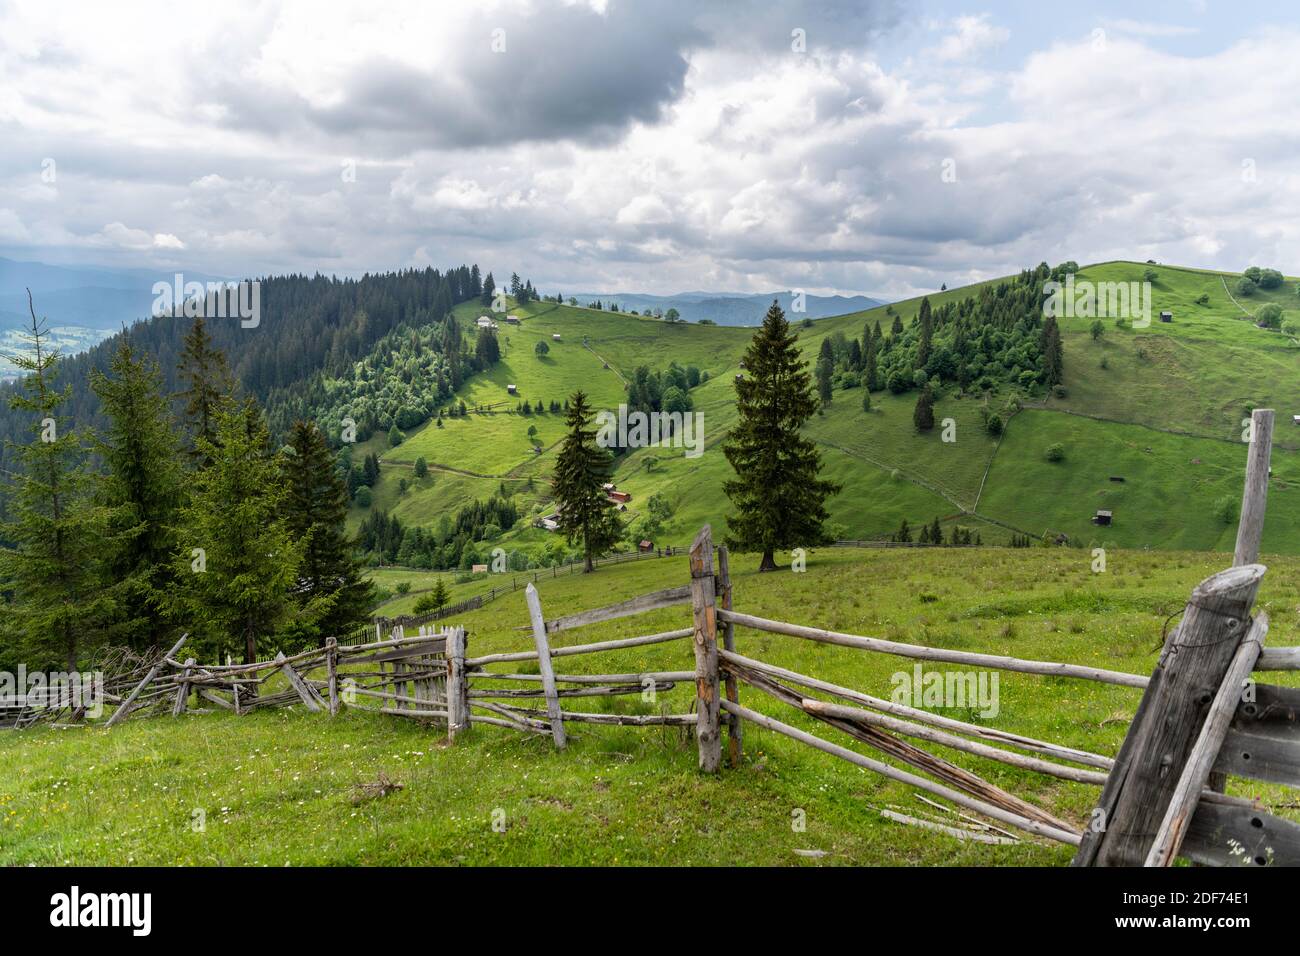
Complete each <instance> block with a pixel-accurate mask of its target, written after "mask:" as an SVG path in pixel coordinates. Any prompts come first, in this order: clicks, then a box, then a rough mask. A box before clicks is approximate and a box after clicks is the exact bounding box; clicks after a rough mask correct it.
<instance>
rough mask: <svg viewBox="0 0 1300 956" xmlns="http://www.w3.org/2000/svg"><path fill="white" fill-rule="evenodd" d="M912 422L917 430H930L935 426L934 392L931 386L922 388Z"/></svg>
mask: <svg viewBox="0 0 1300 956" xmlns="http://www.w3.org/2000/svg"><path fill="white" fill-rule="evenodd" d="M912 424H913V425H915V426H916V430H917V431H922V432H928V431H929V430H930V429H932V428H934V393H933V392H932V391H930V386H928V385H927V386H926V387H925V388H924V389H922V390H921V394H920V396H918V397H917V399H916V408H914V409H913V410H912Z"/></svg>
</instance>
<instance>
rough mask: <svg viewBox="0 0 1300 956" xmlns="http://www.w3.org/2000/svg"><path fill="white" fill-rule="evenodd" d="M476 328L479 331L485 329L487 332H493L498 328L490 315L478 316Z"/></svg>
mask: <svg viewBox="0 0 1300 956" xmlns="http://www.w3.org/2000/svg"><path fill="white" fill-rule="evenodd" d="M478 327H479V328H480V329H487V330H488V331H489V332H495V331H496V330H497V329H498V328H499V326H498V325H497V324H496V323H495V322H493V321H492V316H490V315H480V316H479V317H478Z"/></svg>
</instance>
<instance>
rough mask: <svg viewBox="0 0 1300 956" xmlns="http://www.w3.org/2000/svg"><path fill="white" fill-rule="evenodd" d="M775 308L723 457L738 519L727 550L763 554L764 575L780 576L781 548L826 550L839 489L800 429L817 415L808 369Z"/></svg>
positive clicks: (748, 357)
mask: <svg viewBox="0 0 1300 956" xmlns="http://www.w3.org/2000/svg"><path fill="white" fill-rule="evenodd" d="M798 341H799V336H798V335H797V334H795V333H794V332H792V331H791V330H790V324H789V323H788V322H786V319H785V313H784V312H782V311H781V308H780V306H779V305H777V303H776V302H773V303H772V307H771V308H770V309H768V310H767V315H766V316H764V318H763V325H762V326H761V327H760V328H759V330H758V332H757V333H756V334H755V335H754V338H753V340H752V341H751V342H750V345H749V348H748V349H747V350H746V351H745V368H746V374H745V377H744V378H742V379H737V380H736V395H737V399H736V408H737V411H738V412H739V414H740V419H739V421H738V422H737V423H736V425H735V426H734V427H733V428H732V430H731V433H730V434H729V435H728V436H727V442H726V444H725V445H724V446H723V453H724V454H725V455H726V456H727V461H729V462H730V463H731V467H732V468H733V469H734V470H735V472H736V477H735V478H734V479H732V480H730V481H728V482H726V483H725V484H724V485H723V490H724V491H726V493H727V497H729V498H730V499H731V503H732V505H733V506H734V507H735V509H736V512H735V514H732V515H730V516H728V518H727V527H728V532H727V538H726V540H727V544H728V546H729V547H731V548H732V549H734V550H736V551H760V552H762V555H763V557H762V561H761V562H760V563H759V570H760V571H775V570H776V560H775V552H776V550H777V549H778V548H779V549H781V550H785V549H786V548H807V547H813V546H815V545H819V544H827V543H829V541H830V536H829V535H828V534H827V533H826V531H825V528H824V527H823V523H824V522H825V521H826V518H827V517H828V515H827V512H826V506H825V502H826V499H827V498H828V497H830V496H831V495H833V494H836V493H837V492H838V491H839V490H840V486H839V485H837V484H835V483H834V482H831V481H824V480H822V479H821V478H819V477H818V474H819V473H820V471H821V455H820V454H819V453H818V451H817V446H816V444H814V443H813V442H812V441H810V440H809V439H807V438H805V437H803V436H802V435H801V434H800V433H799V430H800V428H801V427H802V426H803V424H804V422H806V421H807V420H808V419H809V418H810V417H811V416H812V414H813V413H814V412H815V411H816V410H817V400H816V399H815V398H814V397H813V393H812V380H811V378H810V376H809V375H808V371H807V368H808V363H807V362H805V361H804V360H803V358H802V357H801V355H800V353H799V346H798Z"/></svg>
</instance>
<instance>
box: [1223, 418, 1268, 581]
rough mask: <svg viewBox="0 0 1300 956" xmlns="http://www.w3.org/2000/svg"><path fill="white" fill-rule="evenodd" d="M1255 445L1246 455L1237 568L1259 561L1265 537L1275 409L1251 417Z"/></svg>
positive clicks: (1252, 436)
mask: <svg viewBox="0 0 1300 956" xmlns="http://www.w3.org/2000/svg"><path fill="white" fill-rule="evenodd" d="M1250 425H1251V441H1250V448H1249V450H1248V451H1247V452H1246V485H1245V487H1244V488H1243V489H1242V492H1241V520H1240V521H1238V522H1237V547H1236V550H1235V551H1234V552H1233V556H1232V564H1233V567H1241V566H1243V565H1246V564H1254V563H1255V562H1256V561H1258V560H1259V543H1260V539H1261V538H1262V537H1263V536H1264V510H1265V507H1266V505H1267V504H1268V464H1269V458H1270V457H1271V455H1272V453H1273V409H1271V408H1257V409H1255V410H1254V411H1253V412H1251V415H1250Z"/></svg>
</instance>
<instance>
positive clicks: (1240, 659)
mask: <svg viewBox="0 0 1300 956" xmlns="http://www.w3.org/2000/svg"><path fill="white" fill-rule="evenodd" d="M1267 637H1268V615H1267V614H1260V615H1259V616H1258V617H1257V618H1255V623H1254V624H1252V625H1251V628H1250V632H1249V633H1248V634H1247V635H1246V637H1245V639H1243V640H1242V642H1241V643H1240V644H1238V645H1237V652H1236V654H1235V655H1234V656H1233V658H1232V664H1231V665H1230V666H1229V667H1228V673H1227V674H1226V675H1225V676H1224V678H1223V683H1222V684H1220V685H1219V690H1218V693H1217V694H1215V696H1214V703H1212V704H1211V705H1210V713H1209V715H1208V716H1207V717H1206V719H1205V725H1204V726H1203V727H1202V728H1201V734H1200V736H1199V737H1198V738H1197V739H1196V746H1194V747H1193V748H1192V752H1191V754H1190V755H1189V756H1188V758H1187V765H1186V766H1185V767H1184V768H1183V775H1182V776H1181V777H1180V778H1179V780H1178V786H1177V788H1176V789H1175V790H1174V795H1173V797H1172V799H1170V801H1169V809H1168V810H1166V811H1165V818H1164V821H1163V822H1162V823H1161V824H1160V830H1159V831H1158V832H1157V833H1156V838H1155V842H1153V843H1152V844H1151V850H1150V852H1148V853H1147V859H1146V865H1147V866H1170V865H1172V864H1173V862H1174V857H1176V856H1178V850H1179V847H1181V846H1182V843H1183V837H1185V836H1186V835H1187V828H1188V825H1189V824H1190V823H1191V822H1192V814H1194V813H1195V812H1196V805H1197V803H1198V802H1199V801H1200V797H1201V790H1202V788H1204V787H1205V784H1206V783H1207V782H1208V781H1209V779H1210V770H1211V768H1213V767H1214V762H1215V760H1216V759H1218V756H1219V750H1220V749H1221V748H1222V747H1223V741H1224V738H1226V737H1227V736H1228V725H1229V724H1231V723H1232V718H1233V715H1235V714H1236V713H1237V705H1238V704H1239V703H1241V692H1242V688H1243V687H1244V686H1245V684H1246V682H1247V681H1248V680H1250V673H1251V671H1253V670H1254V669H1255V660H1256V659H1257V658H1258V657H1259V649H1260V647H1261V646H1262V645H1263V643H1264V641H1265V639H1266V638H1267Z"/></svg>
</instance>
